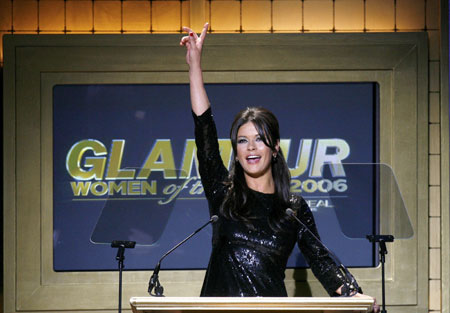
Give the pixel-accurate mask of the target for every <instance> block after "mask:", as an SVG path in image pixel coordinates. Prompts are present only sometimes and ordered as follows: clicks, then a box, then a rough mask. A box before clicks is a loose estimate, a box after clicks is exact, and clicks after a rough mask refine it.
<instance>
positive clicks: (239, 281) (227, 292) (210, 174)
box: [193, 109, 345, 297]
mask: <svg viewBox="0 0 450 313" xmlns="http://www.w3.org/2000/svg"><path fill="white" fill-rule="evenodd" d="M193 116H194V122H195V140H196V144H197V149H198V150H197V157H198V161H199V171H200V175H201V179H202V184H203V187H204V190H205V195H206V198H207V199H208V205H209V210H210V214H211V215H218V216H219V220H218V221H217V222H216V223H214V224H213V238H212V252H211V257H210V261H209V264H208V268H207V271H206V275H205V279H204V282H203V287H202V291H201V296H211V297H213V296H216V297H226V296H229V297H252V296H257V297H285V296H287V292H286V288H285V285H284V278H285V274H284V272H285V269H286V264H287V261H288V258H289V256H290V254H291V252H292V250H293V248H294V246H295V244H296V243H297V244H298V246H299V248H300V250H301V251H302V254H303V256H304V257H305V259H306V260H307V262H308V264H309V265H310V266H311V269H312V271H313V273H314V275H315V276H316V277H317V278H318V279H319V281H320V282H321V283H322V285H323V286H324V288H325V289H326V290H327V292H328V293H329V294H330V295H335V290H336V289H338V288H339V287H340V286H341V285H342V284H344V283H345V279H344V278H343V275H342V274H341V272H340V271H339V269H338V268H337V266H336V265H335V264H334V262H333V261H332V260H331V258H330V257H329V255H328V252H327V251H326V250H325V249H323V248H322V247H321V246H320V245H319V244H318V243H317V242H316V240H315V239H314V238H313V237H312V236H311V234H310V233H309V232H307V231H306V230H305V229H302V227H300V226H299V225H298V223H297V222H295V221H293V220H290V219H286V221H284V222H283V223H282V225H281V226H282V227H281V230H274V229H272V228H271V227H270V224H269V214H270V212H271V211H272V210H274V209H276V207H275V203H276V201H275V196H274V195H273V194H263V193H260V192H256V191H252V194H251V195H250V199H251V200H250V205H251V208H252V210H251V212H252V213H251V216H250V218H249V223H244V222H242V221H235V220H231V219H227V218H226V217H224V216H221V214H220V210H219V208H220V205H221V203H222V202H223V200H224V197H225V194H226V186H225V185H224V184H223V182H224V181H225V180H226V178H227V176H228V171H227V169H226V168H225V166H224V165H223V162H222V159H221V157H220V153H219V145H218V141H217V131H216V127H215V124H214V121H213V118H212V114H211V109H208V110H207V111H206V112H205V113H203V114H202V115H201V116H196V115H195V114H193ZM291 205H292V207H291V208H292V210H294V212H296V214H297V216H298V217H299V218H300V220H302V221H303V223H305V225H307V227H308V228H309V229H310V230H311V231H312V232H313V233H314V234H315V235H316V236H317V237H319V234H318V233H317V229H316V226H315V223H314V218H313V215H312V213H311V210H310V209H309V207H308V205H307V204H306V202H305V201H304V200H303V199H302V198H301V197H298V196H294V195H293V196H292V197H291Z"/></svg>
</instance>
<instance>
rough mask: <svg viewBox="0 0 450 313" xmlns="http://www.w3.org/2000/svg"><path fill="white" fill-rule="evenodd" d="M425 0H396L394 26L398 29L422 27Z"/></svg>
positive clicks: (423, 24) (423, 23) (423, 25)
mask: <svg viewBox="0 0 450 313" xmlns="http://www.w3.org/2000/svg"><path fill="white" fill-rule="evenodd" d="M424 11H425V0H414V1H411V0H396V2H395V13H396V26H397V28H398V29H401V30H407V29H416V30H418V29H424V27H425V15H424V14H423V13H424Z"/></svg>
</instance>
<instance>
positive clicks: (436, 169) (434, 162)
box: [430, 155, 441, 186]
mask: <svg viewBox="0 0 450 313" xmlns="http://www.w3.org/2000/svg"><path fill="white" fill-rule="evenodd" d="M440 161H441V158H440V156H439V155H430V185H431V186H439V185H440V184H441V174H440V171H441V167H440Z"/></svg>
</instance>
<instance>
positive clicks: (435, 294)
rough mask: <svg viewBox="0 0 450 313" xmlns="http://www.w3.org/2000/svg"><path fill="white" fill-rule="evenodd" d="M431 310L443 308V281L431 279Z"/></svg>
mask: <svg viewBox="0 0 450 313" xmlns="http://www.w3.org/2000/svg"><path fill="white" fill-rule="evenodd" d="M430 310H431V311H440V310H441V281H440V280H430Z"/></svg>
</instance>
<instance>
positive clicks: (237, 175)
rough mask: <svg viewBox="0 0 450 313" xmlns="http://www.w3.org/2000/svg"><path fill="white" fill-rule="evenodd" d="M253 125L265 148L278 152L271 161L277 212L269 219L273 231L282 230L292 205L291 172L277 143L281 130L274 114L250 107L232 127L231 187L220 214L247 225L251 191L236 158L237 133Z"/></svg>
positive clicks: (236, 118)
mask: <svg viewBox="0 0 450 313" xmlns="http://www.w3.org/2000/svg"><path fill="white" fill-rule="evenodd" d="M248 122H252V123H253V125H254V126H255V128H256V131H257V132H258V134H259V136H260V138H261V139H262V141H263V142H264V144H265V145H266V146H268V147H269V148H270V149H272V151H273V152H275V153H276V156H275V157H273V158H272V163H271V164H272V177H273V180H274V183H275V206H274V207H275V208H276V209H275V210H273V212H272V215H271V217H270V224H271V226H273V228H279V226H280V223H281V221H282V220H284V217H285V215H286V214H285V210H286V209H287V208H288V207H289V206H290V205H289V189H290V178H291V177H290V172H289V168H288V166H287V164H286V160H285V158H284V156H283V153H282V151H281V149H279V150H278V151H277V150H276V146H277V144H279V142H280V128H279V124H278V120H277V118H276V117H275V115H274V114H273V113H272V112H270V111H269V110H267V109H264V108H255V107H251V108H247V109H245V110H242V111H241V112H239V113H238V114H237V115H236V117H235V119H234V122H233V124H232V125H231V130H230V138H231V144H232V147H233V152H234V156H235V157H234V159H233V161H232V165H231V169H230V175H229V177H228V181H227V182H226V184H228V185H229V189H228V193H227V195H226V197H225V200H224V202H223V204H222V206H221V208H220V210H221V213H222V214H223V215H225V216H226V217H229V218H231V219H234V220H243V221H245V222H248V221H249V220H248V217H249V216H250V213H251V212H250V207H249V200H250V189H249V188H248V186H247V183H246V181H245V176H244V170H243V168H242V166H241V165H240V163H239V162H237V161H236V156H237V134H238V131H239V128H240V127H241V126H242V125H244V124H246V123H248Z"/></svg>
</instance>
